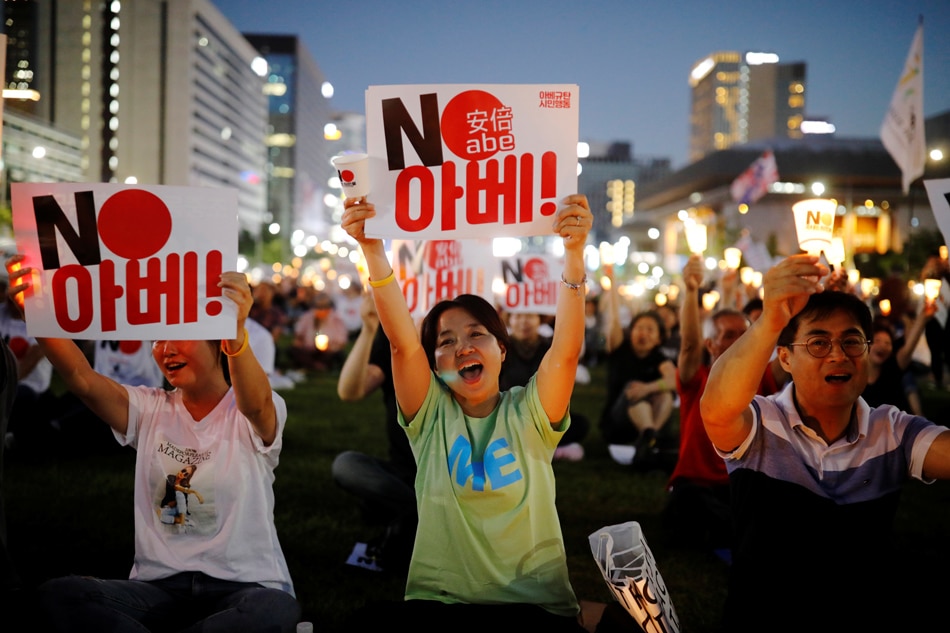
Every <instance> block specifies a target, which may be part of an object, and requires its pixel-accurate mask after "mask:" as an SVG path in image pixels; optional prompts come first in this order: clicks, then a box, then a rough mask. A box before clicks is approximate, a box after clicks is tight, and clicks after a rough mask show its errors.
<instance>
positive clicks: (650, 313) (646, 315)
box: [626, 310, 670, 345]
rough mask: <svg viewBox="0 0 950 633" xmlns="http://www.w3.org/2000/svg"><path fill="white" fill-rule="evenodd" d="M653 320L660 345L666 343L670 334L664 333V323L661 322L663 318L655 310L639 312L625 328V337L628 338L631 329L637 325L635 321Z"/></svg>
mask: <svg viewBox="0 0 950 633" xmlns="http://www.w3.org/2000/svg"><path fill="white" fill-rule="evenodd" d="M644 318H646V319H653V320H654V321H655V322H656V327H657V328H659V330H660V345H663V344H664V343H666V339H668V338H669V336H670V333H669V332H667V331H666V323H664V322H663V317H661V316H660V314H659V313H658V312H656V311H655V310H647V311H646V312H640V313H639V314H636V315H634V317H633V318H632V319H630V325H628V326H627V331H626V337H627V339H629V338H630V333H631V332H633V328H634V327H635V326H636V325H637V321H639V320H640V319H644Z"/></svg>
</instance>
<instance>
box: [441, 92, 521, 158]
mask: <svg viewBox="0 0 950 633" xmlns="http://www.w3.org/2000/svg"><path fill="white" fill-rule="evenodd" d="M504 107H505V106H504V104H503V103H502V102H501V101H499V100H498V98H497V97H496V96H495V95H493V94H491V93H489V92H485V91H484V90H466V91H465V92H460V93H459V94H457V95H455V96H454V97H452V99H451V100H450V101H449V102H448V103H447V104H446V106H445V109H444V110H443V111H442V121H441V125H442V140H444V141H445V145H446V147H448V148H449V151H451V152H452V153H453V154H455V155H456V156H458V157H459V158H464V159H465V160H484V159H486V158H491V157H492V156H494V155H495V154H497V153H498V150H499V149H500V146H501V143H500V141H499V139H500V138H501V137H503V136H510V135H511V131H510V130H507V129H505V130H499V129H497V126H496V125H495V123H494V118H495V115H496V113H498V112H499V111H500V110H501V109H503V108H504Z"/></svg>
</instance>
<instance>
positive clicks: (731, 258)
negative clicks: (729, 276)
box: [722, 247, 742, 270]
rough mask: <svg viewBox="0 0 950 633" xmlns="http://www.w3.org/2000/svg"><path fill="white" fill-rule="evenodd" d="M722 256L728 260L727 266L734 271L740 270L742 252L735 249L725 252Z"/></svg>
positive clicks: (728, 249)
mask: <svg viewBox="0 0 950 633" xmlns="http://www.w3.org/2000/svg"><path fill="white" fill-rule="evenodd" d="M722 256H723V259H725V260H726V266H727V267H729V268H731V269H732V270H736V269H738V268H739V263H740V262H742V251H741V250H739V249H738V248H735V247H730V248H727V249H726V250H724V251H723V253H722Z"/></svg>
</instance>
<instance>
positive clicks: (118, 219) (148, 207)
mask: <svg viewBox="0 0 950 633" xmlns="http://www.w3.org/2000/svg"><path fill="white" fill-rule="evenodd" d="M171 234H172V216H171V214H170V213H169V212H168V207H167V206H165V203H164V202H162V199H161V198H159V197H158V196H156V195H155V194H153V193H149V192H148V191H142V190H141V189H127V190H125V191H120V192H118V193H115V194H112V195H111V196H109V199H108V200H106V201H105V202H103V203H102V208H101V209H99V238H100V239H101V240H102V243H103V244H105V246H106V248H108V249H109V250H110V251H112V252H113V253H115V254H116V255H118V256H119V257H124V258H125V259H144V258H146V257H150V256H152V255H154V254H155V253H157V252H158V251H159V249H161V248H162V247H163V246H165V243H166V242H168V238H169V236H170V235H171Z"/></svg>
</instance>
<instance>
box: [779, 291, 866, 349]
mask: <svg viewBox="0 0 950 633" xmlns="http://www.w3.org/2000/svg"><path fill="white" fill-rule="evenodd" d="M839 310H841V311H844V312H847V313H848V314H850V315H851V316H853V317H854V318H855V320H856V321H857V322H858V324H859V325H860V326H861V331H862V332H864V337H865V338H868V339H870V338H871V309H870V308H868V307H867V305H866V304H865V303H864V302H863V301H861V299H859V298H858V297H856V296H855V295H853V294H851V293H850V292H841V291H838V290H826V291H824V292H817V293H815V294H813V295H812V296H811V297H809V298H808V303H806V304H805V307H804V308H802V309H801V311H800V312H799V313H798V314H796V315H795V316H794V317H792V320H791V321H789V322H788V325H786V326H785V329H783V330H782V333H781V334H779V336H778V345H779V346H780V347H786V346H788V345H789V344H790V343H792V342H793V341H794V340H795V335H796V334H798V326H799V324H800V323H801V322H802V321H803V320H805V319H812V318H814V319H823V318H825V317H827V316H830V315H831V314H833V313H835V312H837V311H839Z"/></svg>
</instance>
